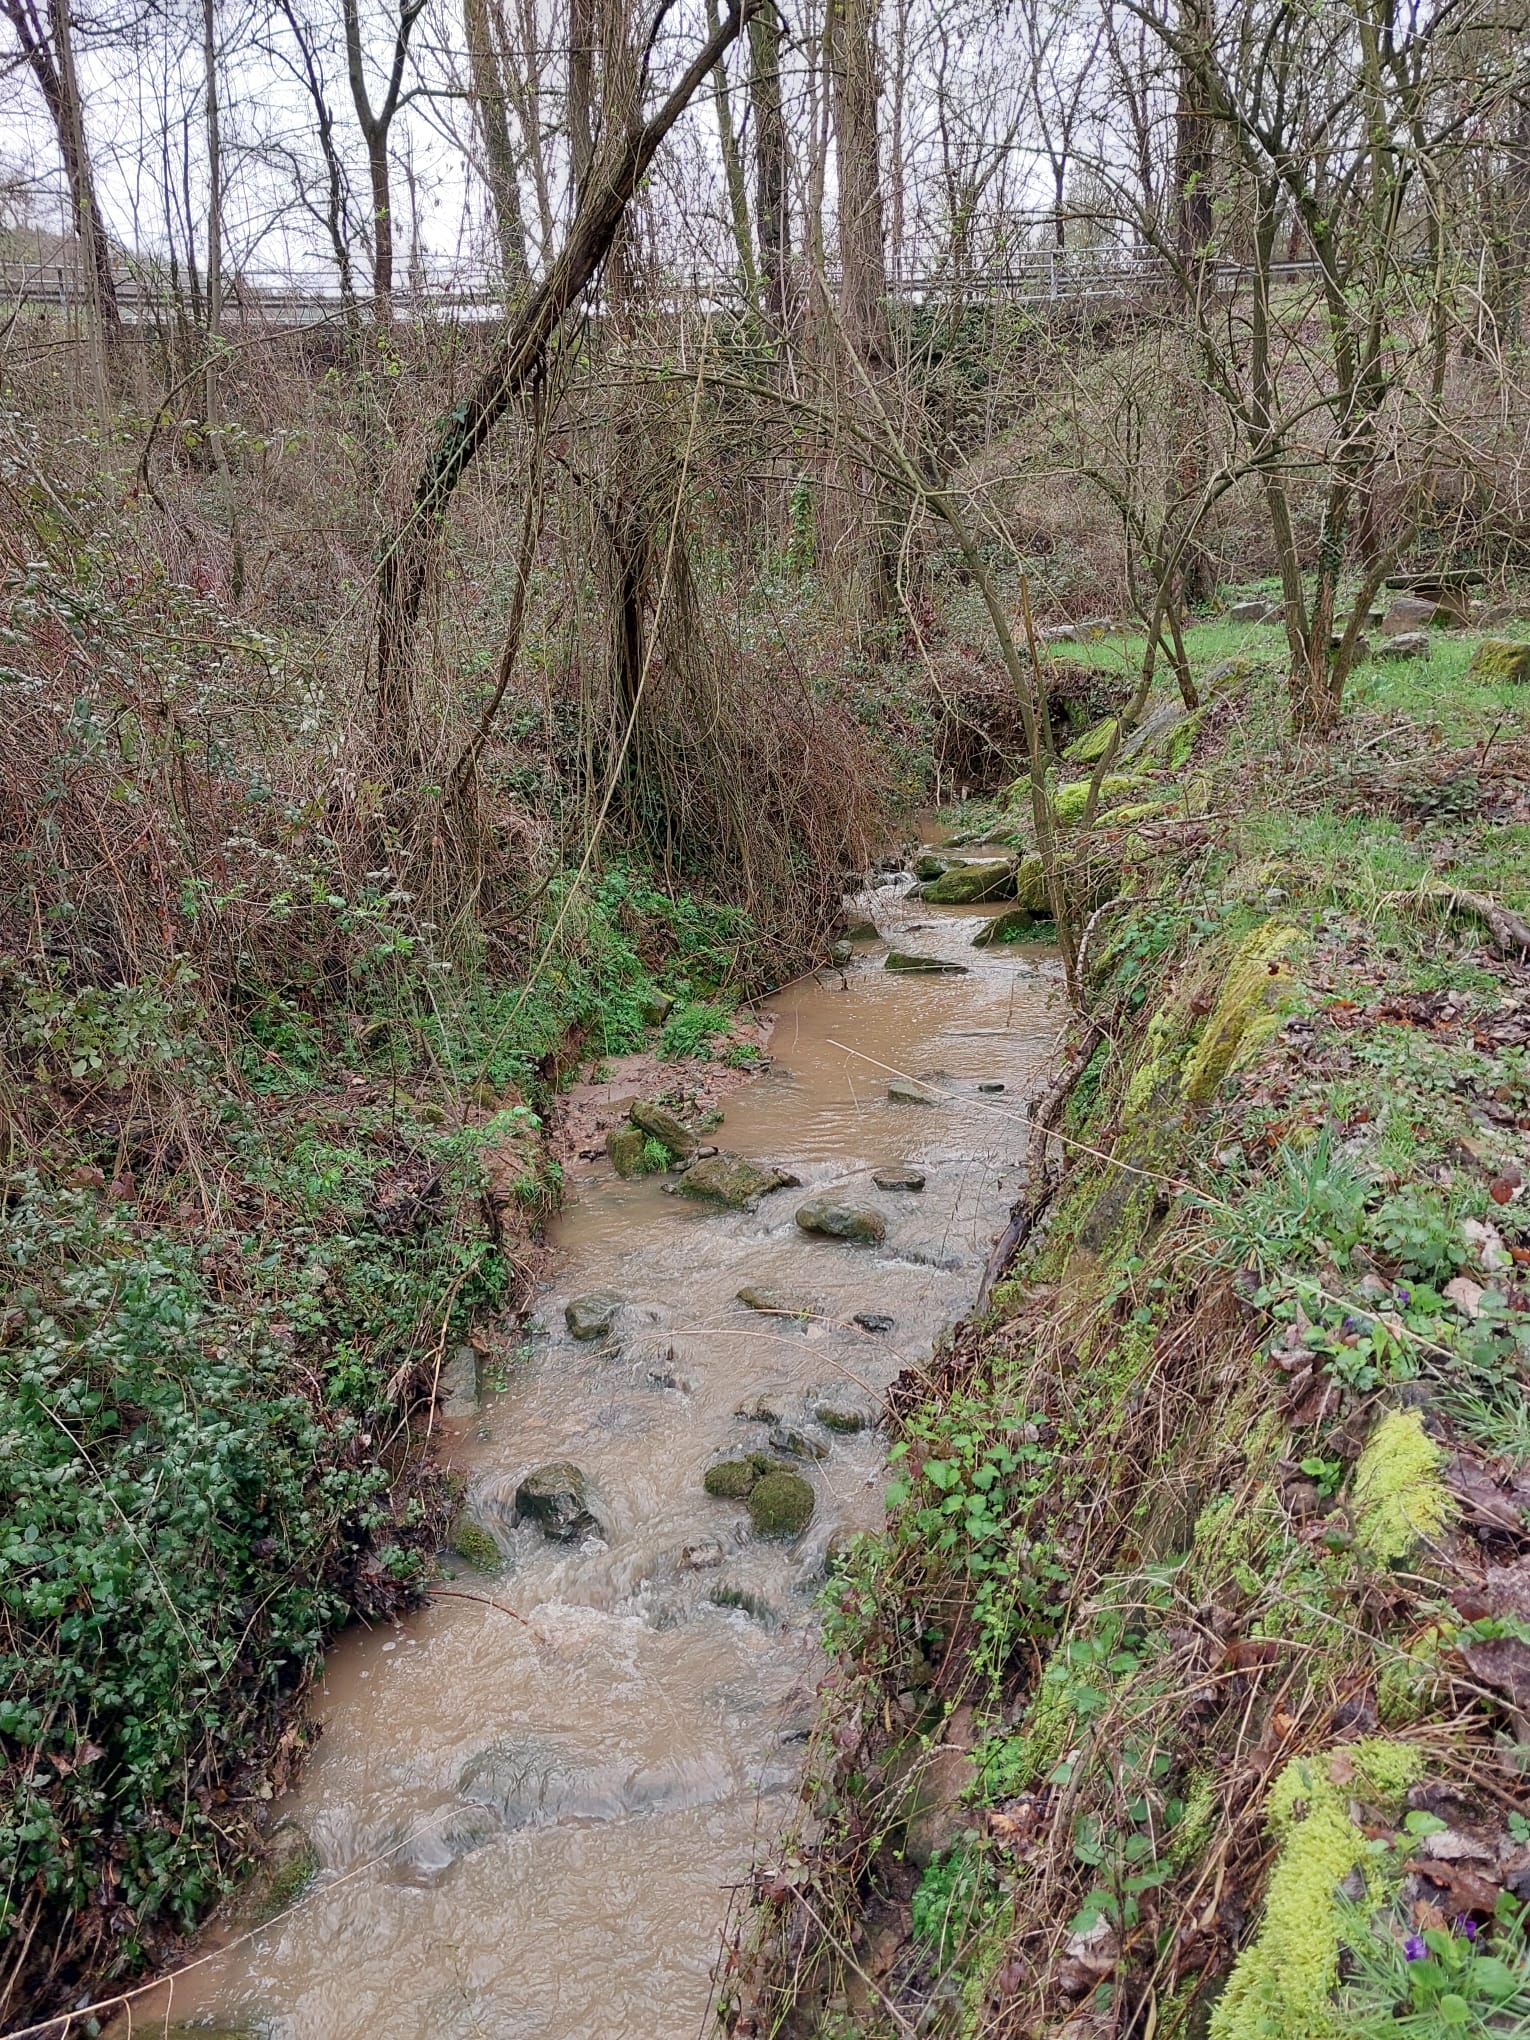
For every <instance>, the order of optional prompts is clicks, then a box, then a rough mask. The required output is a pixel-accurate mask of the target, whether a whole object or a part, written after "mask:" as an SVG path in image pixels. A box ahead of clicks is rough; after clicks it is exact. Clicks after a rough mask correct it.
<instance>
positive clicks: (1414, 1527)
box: [1354, 1410, 1454, 1565]
mask: <svg viewBox="0 0 1530 2040" xmlns="http://www.w3.org/2000/svg"><path fill="white" fill-rule="evenodd" d="M1444 1464H1445V1454H1444V1452H1443V1451H1442V1450H1441V1448H1440V1447H1439V1446H1438V1445H1436V1444H1435V1442H1434V1440H1433V1439H1432V1438H1431V1437H1430V1436H1429V1434H1428V1432H1427V1431H1426V1430H1425V1429H1424V1422H1423V1419H1422V1417H1420V1415H1419V1413H1418V1411H1417V1410H1388V1411H1387V1413H1386V1415H1385V1416H1384V1417H1383V1418H1382V1419H1381V1421H1380V1423H1379V1424H1377V1426H1376V1428H1375V1429H1374V1430H1373V1431H1372V1432H1371V1435H1370V1437H1369V1438H1368V1439H1367V1440H1366V1445H1365V1450H1364V1451H1363V1452H1362V1453H1361V1454H1360V1458H1359V1460H1358V1462H1357V1464H1356V1466H1355V1489H1354V1496H1355V1542H1356V1543H1357V1544H1358V1545H1359V1546H1360V1548H1361V1549H1362V1550H1363V1551H1366V1552H1369V1554H1370V1556H1371V1557H1372V1558H1374V1559H1378V1560H1379V1561H1380V1562H1381V1563H1382V1564H1383V1565H1397V1564H1399V1563H1400V1562H1401V1561H1402V1560H1403V1559H1405V1558H1406V1557H1407V1556H1408V1554H1409V1553H1410V1552H1411V1551H1412V1550H1413V1549H1414V1547H1415V1546H1416V1545H1417V1544H1418V1543H1419V1541H1420V1540H1421V1539H1422V1538H1426V1537H1438V1536H1439V1534H1440V1532H1441V1531H1442V1530H1443V1529H1445V1527H1446V1525H1447V1524H1448V1523H1449V1522H1450V1521H1451V1518H1452V1516H1453V1514H1454V1505H1453V1503H1452V1502H1451V1498H1450V1494H1449V1491H1448V1490H1447V1488H1446V1486H1445V1483H1444V1482H1443V1480H1441V1478H1440V1469H1441V1468H1442V1467H1443V1466H1444Z"/></svg>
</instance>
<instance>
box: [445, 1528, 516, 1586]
mask: <svg viewBox="0 0 1530 2040" xmlns="http://www.w3.org/2000/svg"><path fill="white" fill-rule="evenodd" d="M451 1548H452V1550H453V1551H455V1552H456V1554H457V1556H458V1557H459V1558H460V1559H461V1560H462V1561H463V1563H464V1564H465V1565H470V1566H471V1567H472V1568H473V1570H474V1572H481V1573H496V1572H498V1571H499V1569H500V1567H501V1566H502V1565H503V1564H504V1555H503V1553H502V1552H501V1551H500V1548H499V1546H498V1545H497V1544H496V1543H495V1541H494V1538H493V1536H492V1535H491V1533H490V1532H489V1531H487V1530H486V1529H485V1528H484V1526H483V1525H482V1523H478V1522H475V1521H474V1520H473V1518H472V1517H471V1516H459V1517H458V1518H457V1520H456V1522H455V1523H454V1524H453V1525H452V1534H451Z"/></svg>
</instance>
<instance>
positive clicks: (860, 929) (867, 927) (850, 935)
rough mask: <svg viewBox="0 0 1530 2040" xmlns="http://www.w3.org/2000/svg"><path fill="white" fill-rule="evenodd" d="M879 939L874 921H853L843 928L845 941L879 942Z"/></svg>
mask: <svg viewBox="0 0 1530 2040" xmlns="http://www.w3.org/2000/svg"><path fill="white" fill-rule="evenodd" d="M881 939H882V938H881V936H880V935H879V934H878V933H877V924H876V922H875V921H854V922H852V923H851V925H850V926H849V927H848V928H847V929H846V930H845V940H846V941H847V942H880V941H881Z"/></svg>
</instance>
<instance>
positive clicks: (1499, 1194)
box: [1488, 1176, 1514, 1204]
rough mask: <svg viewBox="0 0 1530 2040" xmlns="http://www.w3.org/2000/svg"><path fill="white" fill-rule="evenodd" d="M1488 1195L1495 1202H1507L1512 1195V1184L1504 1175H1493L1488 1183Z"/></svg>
mask: <svg viewBox="0 0 1530 2040" xmlns="http://www.w3.org/2000/svg"><path fill="white" fill-rule="evenodd" d="M1488 1195H1489V1197H1491V1198H1492V1200H1493V1202H1494V1203H1495V1204H1507V1203H1508V1202H1509V1200H1510V1198H1511V1197H1513V1195H1514V1185H1513V1184H1512V1183H1511V1182H1510V1181H1509V1179H1508V1178H1507V1177H1506V1176H1495V1177H1494V1178H1493V1180H1492V1182H1491V1183H1489V1185H1488Z"/></svg>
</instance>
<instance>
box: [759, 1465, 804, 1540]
mask: <svg viewBox="0 0 1530 2040" xmlns="http://www.w3.org/2000/svg"><path fill="white" fill-rule="evenodd" d="M812 1514H813V1490H812V1488H811V1487H810V1486H809V1485H808V1483H807V1482H806V1481H805V1480H804V1479H803V1478H802V1475H801V1474H800V1473H786V1472H784V1471H783V1472H780V1473H767V1474H766V1475H765V1476H764V1478H763V1479H762V1480H759V1481H757V1482H756V1483H755V1485H754V1486H753V1487H752V1488H751V1489H750V1491H749V1520H750V1522H751V1523H752V1524H753V1525H754V1527H755V1532H756V1534H757V1535H758V1536H761V1537H795V1536H796V1535H797V1533H798V1532H799V1531H800V1530H805V1529H806V1528H807V1526H808V1523H809V1521H810V1520H811V1518H812Z"/></svg>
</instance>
